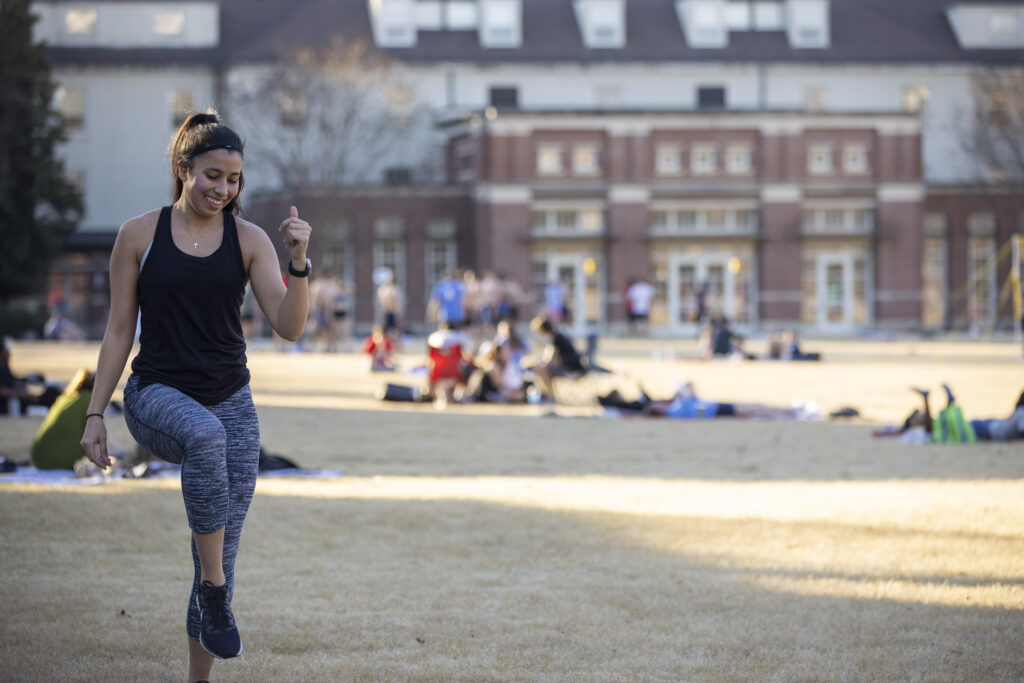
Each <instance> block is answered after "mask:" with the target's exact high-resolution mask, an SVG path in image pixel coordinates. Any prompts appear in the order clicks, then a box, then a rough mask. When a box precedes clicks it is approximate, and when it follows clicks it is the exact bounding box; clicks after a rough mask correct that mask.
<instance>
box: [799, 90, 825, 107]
mask: <svg viewBox="0 0 1024 683" xmlns="http://www.w3.org/2000/svg"><path fill="white" fill-rule="evenodd" d="M827 94H828V91H827V90H826V89H825V86H822V85H809V86H807V87H806V88H804V109H805V110H806V111H824V109H825V104H826V102H827Z"/></svg>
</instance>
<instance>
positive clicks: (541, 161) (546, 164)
mask: <svg viewBox="0 0 1024 683" xmlns="http://www.w3.org/2000/svg"><path fill="white" fill-rule="evenodd" d="M562 171H563V166H562V146H561V145H540V146H539V147H538V148H537V173H538V174H540V175H561V174H562Z"/></svg>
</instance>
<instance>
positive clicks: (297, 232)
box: [278, 206, 313, 268]
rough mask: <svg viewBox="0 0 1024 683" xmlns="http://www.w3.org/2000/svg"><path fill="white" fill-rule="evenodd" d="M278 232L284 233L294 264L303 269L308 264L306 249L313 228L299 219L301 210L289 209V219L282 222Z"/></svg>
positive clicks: (285, 243) (285, 242)
mask: <svg viewBox="0 0 1024 683" xmlns="http://www.w3.org/2000/svg"><path fill="white" fill-rule="evenodd" d="M278 231H280V232H283V233H284V246H285V248H286V249H288V251H289V253H290V254H291V257H292V264H294V265H295V266H296V267H299V268H302V267H303V264H305V262H306V248H307V247H308V246H309V236H310V234H311V233H312V232H313V228H311V227H310V225H309V223H307V222H306V221H304V220H302V219H301V218H299V210H298V209H297V208H295V207H294V206H292V207H289V209H288V218H286V219H284V220H283V221H281V227H280V228H278Z"/></svg>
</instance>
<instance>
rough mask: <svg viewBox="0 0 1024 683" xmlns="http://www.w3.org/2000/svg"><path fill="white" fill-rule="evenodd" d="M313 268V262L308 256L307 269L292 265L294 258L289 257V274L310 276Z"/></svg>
mask: <svg viewBox="0 0 1024 683" xmlns="http://www.w3.org/2000/svg"><path fill="white" fill-rule="evenodd" d="M312 270H313V262H312V261H310V260H309V259H308V258H307V259H306V269H305V270H295V266H293V265H292V260H291V259H288V274H289V275H292V276H294V277H309V274H310V272H312Z"/></svg>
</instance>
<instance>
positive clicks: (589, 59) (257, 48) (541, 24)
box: [50, 0, 1024, 66]
mask: <svg viewBox="0 0 1024 683" xmlns="http://www.w3.org/2000/svg"><path fill="white" fill-rule="evenodd" d="M62 1H66V2H68V3H69V4H70V3H71V2H72V0H57V2H62ZM107 1H108V2H109V1H110V0H107ZM134 1H135V2H139V1H140V0H134ZM141 1H144V0H141ZM75 4H79V5H80V4H81V0H75ZM219 4H220V5H221V43H220V45H219V46H218V47H216V48H209V49H198V50H194V49H192V50H190V49H137V48H132V49H108V48H88V47H83V48H71V47H55V48H51V49H50V54H51V56H52V58H53V59H54V60H55V61H56V62H58V63H60V64H65V65H69V64H80V65H104V64H105V65H114V64H120V65H131V64H144V65H154V66H158V65H164V64H196V65H199V64H205V65H213V66H227V65H230V64H235V63H245V62H262V61H272V60H275V59H277V58H278V57H279V55H280V54H281V51H282V50H284V49H287V48H288V47H292V46H300V45H301V46H321V45H327V44H328V43H329V42H330V41H331V40H332V39H333V38H335V37H338V36H341V37H343V38H345V39H348V40H363V41H366V42H368V43H371V44H372V35H373V33H372V30H371V25H370V17H369V11H368V8H367V2H366V0H220V3H219ZM952 4H960V5H971V4H973V5H983V4H987V5H993V4H1000V3H994V2H992V0H956V2H955V3H954V2H952V0H831V44H830V47H828V48H825V49H795V48H792V47H790V46H789V44H788V42H787V40H786V36H785V34H784V33H783V32H782V31H771V32H753V31H747V32H731V33H730V34H729V43H728V46H727V47H724V48H719V49H699V48H693V47H690V46H689V45H687V43H686V40H685V37H684V35H683V32H682V29H681V27H680V24H679V20H678V18H677V16H676V11H675V2H674V0H628V2H626V3H625V7H626V30H627V39H626V45H625V46H624V47H622V48H618V49H594V48H587V47H586V46H585V45H584V43H583V40H582V37H581V35H580V31H579V28H578V26H577V22H576V16H575V13H574V11H573V5H572V0H522V7H523V17H522V21H523V23H522V36H523V42H522V45H521V46H519V47H516V48H485V47H482V46H481V45H480V41H479V39H478V37H477V33H476V31H422V30H421V31H419V33H418V35H417V44H416V45H415V46H413V47H410V48H387V49H382V50H381V52H383V53H385V54H387V55H389V56H391V57H392V58H394V59H397V60H399V61H403V62H408V63H414V64H424V65H426V64H431V63H443V62H447V63H460V62H462V63H480V64H499V63H523V64H528V63H534V64H549V63H582V64H587V63H594V64H598V63H650V64H666V63H679V62H696V63H701V62H705V63H748V64H749V63H761V62H764V63H771V64H788V63H792V64H843V63H851V64H865V63H867V64H914V63H918V64H940V63H947V64H951V63H952V64H955V63H988V64H1024V51H1021V50H964V49H962V48H961V47H960V46H959V44H958V43H957V40H956V37H955V36H954V34H953V31H952V28H951V27H950V25H949V21H948V20H947V18H946V9H947V8H948V7H949V6H951V5H952ZM1003 4H1015V5H1019V4H1020V0H1014V2H1012V3H1009V2H1007V0H1003Z"/></svg>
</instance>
